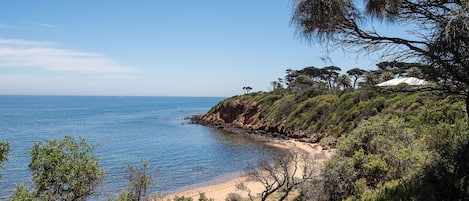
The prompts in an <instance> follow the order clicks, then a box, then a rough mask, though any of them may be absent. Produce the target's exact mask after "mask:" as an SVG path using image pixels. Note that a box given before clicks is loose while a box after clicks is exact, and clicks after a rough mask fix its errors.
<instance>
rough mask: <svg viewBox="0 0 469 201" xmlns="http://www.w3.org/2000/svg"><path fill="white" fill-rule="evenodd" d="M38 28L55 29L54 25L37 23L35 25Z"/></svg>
mask: <svg viewBox="0 0 469 201" xmlns="http://www.w3.org/2000/svg"><path fill="white" fill-rule="evenodd" d="M37 25H38V26H40V27H42V28H47V29H52V28H57V26H56V25H54V24H49V23H39V24H37Z"/></svg>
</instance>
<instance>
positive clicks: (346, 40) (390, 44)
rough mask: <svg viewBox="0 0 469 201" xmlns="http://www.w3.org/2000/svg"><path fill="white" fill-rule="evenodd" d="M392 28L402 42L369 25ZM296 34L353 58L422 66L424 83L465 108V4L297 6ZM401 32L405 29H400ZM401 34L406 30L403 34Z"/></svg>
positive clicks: (468, 61) (322, 2) (423, 0)
mask: <svg viewBox="0 0 469 201" xmlns="http://www.w3.org/2000/svg"><path fill="white" fill-rule="evenodd" d="M376 21H381V22H388V23H395V24H396V25H398V26H399V27H401V28H402V29H403V30H404V31H407V33H408V34H407V35H406V36H405V37H402V36H398V35H395V36H393V35H387V34H388V33H380V32H379V31H377V30H376V29H375V28H374V27H373V22H376ZM292 25H293V26H294V28H295V29H296V32H297V33H298V34H299V35H300V36H301V37H303V38H305V39H307V40H315V39H317V40H318V41H322V42H326V43H327V44H328V45H332V46H336V47H343V48H346V49H348V50H351V51H355V52H357V53H374V52H376V51H380V52H382V53H383V55H384V56H387V57H392V58H393V59H395V60H398V61H415V59H418V62H419V63H421V64H422V65H424V66H425V68H424V69H425V70H424V71H423V73H426V74H430V75H432V76H428V77H427V78H432V79H433V80H432V81H436V82H439V83H441V85H439V86H440V87H442V89H444V90H445V91H447V92H451V93H455V94H460V95H464V96H465V97H466V104H467V106H468V108H469V51H468V44H469V1H468V0H449V1H448V0H365V1H364V5H362V1H358V0H297V1H296V2H295V7H294V12H293V15H292ZM406 27H407V28H406ZM406 29H407V30H406Z"/></svg>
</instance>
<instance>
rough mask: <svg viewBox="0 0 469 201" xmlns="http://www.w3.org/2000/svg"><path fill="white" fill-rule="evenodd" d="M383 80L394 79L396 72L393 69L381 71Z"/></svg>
mask: <svg viewBox="0 0 469 201" xmlns="http://www.w3.org/2000/svg"><path fill="white" fill-rule="evenodd" d="M380 78H381V81H383V82H384V81H388V80H392V79H394V73H393V72H392V71H384V72H382V73H381V76H380Z"/></svg>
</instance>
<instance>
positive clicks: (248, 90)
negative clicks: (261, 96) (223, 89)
mask: <svg viewBox="0 0 469 201" xmlns="http://www.w3.org/2000/svg"><path fill="white" fill-rule="evenodd" d="M243 90H244V94H248V93H249V92H250V91H251V90H252V87H250V86H246V87H243Z"/></svg>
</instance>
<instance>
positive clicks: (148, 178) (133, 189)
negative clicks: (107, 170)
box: [117, 161, 154, 201]
mask: <svg viewBox="0 0 469 201" xmlns="http://www.w3.org/2000/svg"><path fill="white" fill-rule="evenodd" d="M141 165H142V167H141V168H137V167H134V166H129V167H127V176H126V177H127V179H128V181H129V184H128V186H127V188H126V189H124V190H123V192H122V193H121V194H120V195H119V197H118V198H117V200H118V201H140V200H144V199H145V197H146V194H147V190H148V187H149V186H151V185H153V184H154V182H153V176H152V173H151V168H150V167H149V166H148V165H149V162H148V161H142V164H141Z"/></svg>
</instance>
